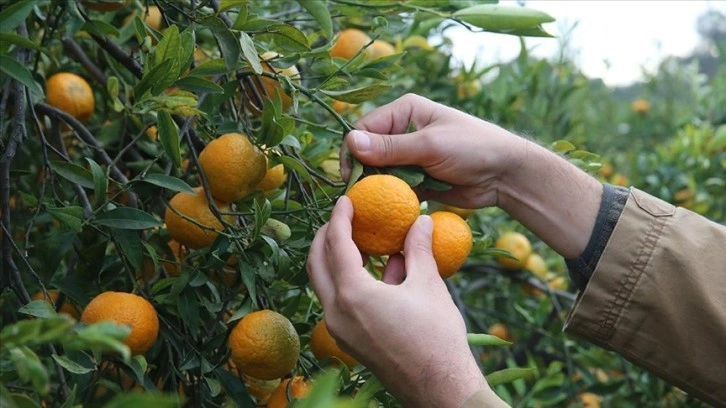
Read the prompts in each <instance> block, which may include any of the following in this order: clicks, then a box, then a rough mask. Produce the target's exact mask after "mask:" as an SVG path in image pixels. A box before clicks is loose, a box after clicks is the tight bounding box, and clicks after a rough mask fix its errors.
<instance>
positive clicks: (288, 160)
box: [280, 156, 313, 183]
mask: <svg viewBox="0 0 726 408" xmlns="http://www.w3.org/2000/svg"><path fill="white" fill-rule="evenodd" d="M280 161H281V162H282V163H283V164H284V165H285V168H287V169H290V170H292V171H294V172H296V173H297V174H298V175H299V176H300V177H302V179H303V180H305V181H306V182H308V183H312V182H313V179H312V177H311V176H310V173H309V172H308V170H307V169H306V168H305V166H303V165H302V163H300V162H298V161H297V160H296V159H294V158H292V157H290V156H282V157H280Z"/></svg>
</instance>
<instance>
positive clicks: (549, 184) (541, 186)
mask: <svg viewBox="0 0 726 408" xmlns="http://www.w3.org/2000/svg"><path fill="white" fill-rule="evenodd" d="M522 140H523V141H524V142H525V145H524V146H522V147H520V148H519V149H520V153H519V154H518V155H517V159H516V160H515V161H513V163H515V165H512V166H510V168H509V169H508V170H507V171H506V172H504V173H503V174H502V177H501V183H500V186H499V188H498V204H499V207H501V208H502V209H503V210H504V211H506V212H507V213H508V214H510V215H511V216H512V217H514V218H515V219H517V220H518V221H519V222H520V223H521V224H522V225H524V226H525V227H526V228H527V229H529V230H530V231H532V232H533V233H534V234H535V235H537V236H538V237H539V238H540V239H542V240H543V241H544V242H546V243H547V244H548V245H549V246H550V247H552V248H553V249H554V250H555V251H557V252H558V253H560V254H561V255H563V256H564V257H565V258H576V257H578V256H579V255H580V254H581V253H582V251H583V250H584V249H585V246H586V245H587V242H588V241H589V239H590V235H591V233H592V229H593V227H594V224H595V219H596V217H597V213H598V210H599V208H600V201H601V196H602V184H601V183H600V182H599V181H597V180H596V179H595V178H593V177H591V176H590V175H588V174H587V173H585V172H583V171H582V170H580V169H579V168H577V167H576V166H574V165H573V164H571V163H570V162H568V161H567V160H565V159H564V158H562V157H560V156H559V155H557V154H555V153H553V152H551V151H549V150H547V149H545V148H544V147H542V146H539V145H537V144H536V143H534V142H531V141H527V140H524V139H522Z"/></svg>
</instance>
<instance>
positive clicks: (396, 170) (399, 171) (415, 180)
mask: <svg viewBox="0 0 726 408" xmlns="http://www.w3.org/2000/svg"><path fill="white" fill-rule="evenodd" d="M387 170H388V172H389V173H390V174H392V175H394V176H396V177H398V178H400V179H401V180H403V181H405V182H406V183H407V184H408V185H409V186H411V187H416V186H418V185H419V184H421V183H422V182H423V181H424V179H425V178H426V172H424V170H423V169H422V168H420V167H418V166H396V167H390V168H388V169H387Z"/></svg>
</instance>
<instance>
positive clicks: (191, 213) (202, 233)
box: [164, 187, 235, 249]
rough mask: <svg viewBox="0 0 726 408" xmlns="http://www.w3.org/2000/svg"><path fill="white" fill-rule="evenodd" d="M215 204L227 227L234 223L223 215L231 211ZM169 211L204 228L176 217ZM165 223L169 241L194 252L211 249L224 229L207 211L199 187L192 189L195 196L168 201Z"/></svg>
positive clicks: (202, 193) (190, 195)
mask: <svg viewBox="0 0 726 408" xmlns="http://www.w3.org/2000/svg"><path fill="white" fill-rule="evenodd" d="M215 204H216V205H217V209H219V211H220V212H221V213H223V215H222V218H223V219H224V220H225V221H226V222H228V223H234V221H235V218H234V216H232V215H229V214H226V215H225V213H229V212H230V211H231V209H230V208H229V206H228V205H227V204H224V203H222V202H218V201H216V200H215ZM172 208H173V209H174V210H176V211H177V212H179V213H180V214H182V215H184V216H185V217H187V218H190V219H192V220H194V221H195V222H196V223H198V224H200V225H202V226H203V227H204V228H202V227H200V226H199V225H197V224H195V223H194V222H192V221H188V220H186V219H184V218H182V217H181V216H179V215H177V213H176V212H174V210H172ZM164 222H165V223H166V229H167V230H168V231H169V236H170V237H171V238H172V239H174V240H175V241H177V242H179V243H180V244H182V245H185V246H188V247H189V248H193V249H200V248H207V247H209V246H211V245H212V243H214V240H215V239H216V238H217V235H219V231H222V230H223V229H224V225H222V223H221V222H220V221H219V220H218V219H217V217H215V216H214V213H212V210H210V209H209V202H208V201H207V197H206V195H205V194H204V189H202V188H201V187H197V188H195V189H194V194H189V193H184V192H180V193H177V194H176V195H175V196H174V197H172V199H171V200H170V201H169V208H167V209H166V213H165V214H164Z"/></svg>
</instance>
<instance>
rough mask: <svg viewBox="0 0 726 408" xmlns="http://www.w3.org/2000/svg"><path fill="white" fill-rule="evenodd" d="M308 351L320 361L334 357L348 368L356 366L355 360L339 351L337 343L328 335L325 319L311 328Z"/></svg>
mask: <svg viewBox="0 0 726 408" xmlns="http://www.w3.org/2000/svg"><path fill="white" fill-rule="evenodd" d="M310 349H311V350H312V352H313V355H314V356H315V358H317V359H318V360H320V361H323V360H325V359H330V358H331V357H334V358H337V359H338V360H340V361H342V362H343V364H345V365H346V366H348V368H353V367H355V366H357V365H358V361H357V360H356V359H355V358H353V357H352V356H351V355H350V354H348V353H346V352H345V351H343V350H341V349H340V347H339V346H338V343H337V342H336V341H335V339H334V338H333V336H331V335H330V332H329V331H328V325H327V324H326V323H325V319H320V321H318V322H317V323H316V324H315V327H313V331H312V332H311V333H310Z"/></svg>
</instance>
